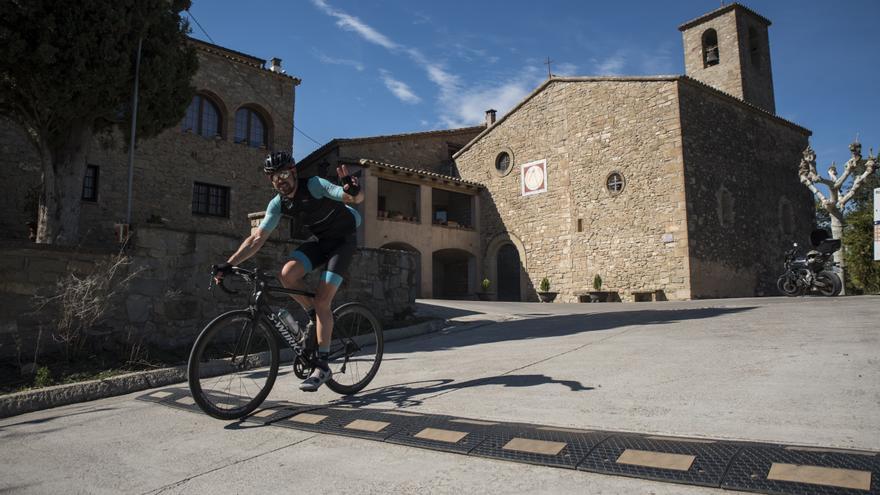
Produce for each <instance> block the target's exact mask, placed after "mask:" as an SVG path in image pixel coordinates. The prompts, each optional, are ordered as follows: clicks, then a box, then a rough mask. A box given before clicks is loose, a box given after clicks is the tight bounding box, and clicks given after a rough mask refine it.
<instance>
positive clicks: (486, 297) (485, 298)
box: [477, 278, 494, 301]
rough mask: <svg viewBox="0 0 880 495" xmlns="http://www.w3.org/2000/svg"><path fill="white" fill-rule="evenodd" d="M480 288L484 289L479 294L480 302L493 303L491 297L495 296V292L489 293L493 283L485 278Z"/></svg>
mask: <svg viewBox="0 0 880 495" xmlns="http://www.w3.org/2000/svg"><path fill="white" fill-rule="evenodd" d="M480 286H481V287H482V288H483V291H482V292H477V298H479V299H480V301H491V300H492V297H491V296H492V295H493V294H494V292H489V288H490V287H491V286H492V281H491V280H489V279H488V278H484V279H483V282H481V283H480Z"/></svg>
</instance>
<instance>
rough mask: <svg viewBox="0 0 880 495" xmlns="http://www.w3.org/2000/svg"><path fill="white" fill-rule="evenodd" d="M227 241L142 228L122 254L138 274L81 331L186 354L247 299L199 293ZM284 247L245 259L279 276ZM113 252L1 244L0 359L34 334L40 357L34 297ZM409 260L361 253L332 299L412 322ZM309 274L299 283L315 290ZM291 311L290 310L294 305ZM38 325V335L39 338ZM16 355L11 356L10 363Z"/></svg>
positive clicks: (51, 309)
mask: <svg viewBox="0 0 880 495" xmlns="http://www.w3.org/2000/svg"><path fill="white" fill-rule="evenodd" d="M240 242H241V238H240V237H238V236H233V235H223V234H203V233H195V232H184V231H179V230H172V229H168V228H165V227H161V226H144V227H142V228H140V229H138V230H137V232H136V234H135V236H134V238H133V245H132V246H131V247H130V248H129V249H128V250H127V251H126V253H125V254H126V255H128V256H130V257H131V259H132V264H131V265H130V269H132V270H143V271H142V272H141V273H140V274H139V275H138V276H137V277H136V278H135V279H134V280H133V281H132V283H131V285H130V287H129V289H128V290H126V291H125V292H124V293H123V294H120V296H119V298H118V299H116V300H115V301H114V306H113V308H112V309H111V311H110V313H109V314H108V315H107V318H106V319H105V320H103V321H102V322H100V325H99V326H98V327H97V328H93V329H91V330H90V333H91V334H92V335H93V338H95V339H97V340H100V341H101V342H102V345H104V346H105V347H106V346H114V345H115V346H120V347H122V348H123V349H124V348H125V346H126V345H129V346H131V345H133V344H135V343H144V344H149V345H150V346H152V347H155V348H160V349H167V350H172V351H176V352H181V351H186V349H188V348H189V346H190V345H191V344H192V342H193V340H194V339H195V336H196V335H197V334H198V332H199V331H200V330H201V328H202V327H203V326H204V325H205V324H206V323H208V322H209V321H210V320H211V319H212V318H213V317H215V316H217V315H219V314H220V313H221V312H223V311H227V310H230V309H236V308H241V307H243V306H244V305H246V303H247V295H246V294H239V295H238V296H230V295H227V294H225V293H223V292H222V291H219V290H214V291H211V292H209V291H208V290H207V286H208V281H209V278H210V266H211V264H212V263H217V262H218V261H219V260H223V259H225V258H226V257H227V256H228V255H229V253H231V252H232V251H233V250H234V249H235V248H237V247H238V245H239V243H240ZM293 247H294V245H293V244H290V243H287V242H282V241H275V240H270V241H268V242H267V244H266V245H265V246H264V247H263V249H262V250H261V251H260V253H259V254H258V255H257V257H256V258H255V260H254V261H253V262H248V263H247V264H246V266H251V267H253V266H259V267H260V268H261V269H263V270H267V271H270V272H274V273H278V271H279V269H280V261H281V260H284V259H285V258H286V255H287V253H288V252H290V250H292V249H293ZM115 254H116V253H115V251H111V250H107V249H104V250H97V249H88V248H78V249H70V248H62V247H54V246H47V245H36V244H30V243H26V242H16V243H5V244H3V245H2V246H0V298H2V300H3V301H4V303H3V305H2V307H0V360H15V359H16V358H19V359H25V360H28V359H32V357H33V356H34V347H35V345H36V341H37V338H38V335H40V336H41V337H40V342H41V350H42V351H44V352H45V351H47V350H51V349H52V347H53V345H55V344H54V342H53V339H52V332H53V321H55V320H54V318H56V317H57V315H56V314H55V311H57V307H58V305H57V304H52V305H50V306H48V307H47V308H46V309H45V310H44V311H37V312H34V311H33V309H34V298H33V296H34V294H37V293H39V294H43V295H50V294H52V292H53V290H54V289H55V282H56V281H58V280H60V279H62V278H64V277H66V276H68V275H69V274H71V273H72V274H76V275H77V276H80V277H82V276H86V275H88V274H90V273H92V272H93V271H94V270H95V266H96V265H97V264H99V263H101V262H105V261H106V260H108V259H110V258H112V257H113V256H114V255H115ZM415 268H416V262H415V259H414V257H413V255H412V254H410V253H405V252H402V251H389V250H383V249H360V250H358V252H357V253H356V255H355V259H354V261H353V262H352V264H351V268H350V270H349V273H348V275H347V277H346V281H345V282H344V283H343V285H342V288H341V290H340V292H339V294H338V295H337V297H336V299H335V304H336V305H337V306H338V305H341V304H343V303H345V302H349V301H356V302H360V303H363V304H365V305H367V306H368V307H369V308H370V309H371V310H373V312H374V313H375V314H376V315H377V317H378V318H379V319H380V321H381V322H382V323H383V324H384V325H385V326H386V328H387V327H388V326H389V325H393V324H404V323H405V322H406V321H407V320H408V319H409V318H410V317H411V315H412V305H413V301H414V299H415V291H414V287H415ZM316 282H317V275H316V274H312V275H311V276H310V277H307V279H306V283H307V286H308V287H315V284H316ZM289 307H290V309H291V310H292V311H294V310H296V309H297V306H296V305H295V304H293V303H291V304H290V305H289ZM40 328H42V333H41V332H40ZM19 356H20V357H19Z"/></svg>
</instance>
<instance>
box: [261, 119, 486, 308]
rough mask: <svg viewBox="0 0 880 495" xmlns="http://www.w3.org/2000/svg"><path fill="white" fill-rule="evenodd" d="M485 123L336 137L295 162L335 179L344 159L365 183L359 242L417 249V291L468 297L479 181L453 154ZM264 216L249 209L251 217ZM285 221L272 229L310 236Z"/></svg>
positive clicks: (303, 168) (473, 276)
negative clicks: (463, 173) (463, 171)
mask: <svg viewBox="0 0 880 495" xmlns="http://www.w3.org/2000/svg"><path fill="white" fill-rule="evenodd" d="M485 128H486V127H485V126H477V127H467V128H462V129H448V130H440V131H429V132H417V133H409V134H398V135H390V136H373V137H365V138H354V139H334V140H332V141H330V142H329V143H327V144H325V145H324V146H322V147H320V148H319V149H317V150H315V151H314V152H312V153H311V154H310V155H309V156H307V157H305V158H303V159H302V160H300V161H299V163H298V164H297V167H298V168H300V170H301V173H302V174H303V175H306V176H308V175H316V174H317V175H322V176H324V177H326V178H328V179H330V180H332V181H334V182H335V181H336V169H335V167H336V164H338V163H345V164H347V166H348V168H349V170H350V171H351V172H352V173H353V174H354V175H357V176H360V177H361V182H362V184H363V185H364V194H365V200H364V202H363V203H362V204H361V205H359V206H358V208H359V210H360V212H361V216H362V218H363V219H364V221H363V224H362V226H361V228H360V229H359V231H358V243H359V245H360V246H362V247H366V248H385V249H396V250H402V251H409V252H412V253H414V254H415V257H416V260H417V265H418V268H417V271H416V277H415V282H414V285H415V287H416V295H417V296H419V297H446V298H464V297H470V296H471V295H472V294H473V293H474V292H475V290H476V286H475V285H474V281H475V280H477V277H478V274H479V273H478V272H479V266H478V263H477V261H476V260H477V259H478V258H479V255H480V253H479V244H480V238H479V234H478V232H479V225H478V221H479V216H478V215H477V211H479V208H480V206H479V204H480V198H479V196H478V193H479V191H480V190H481V189H482V186H481V185H480V184H479V183H475V182H473V181H466V180H462V179H461V178H459V177H458V176H457V175H458V174H457V171H456V169H455V164H454V162H453V160H452V155H453V154H454V153H455V152H457V151H458V150H460V149H461V148H462V147H463V146H464V145H465V144H467V143H468V142H469V141H470V140H472V139H473V138H474V137H475V136H476V135H477V134H479V133H480V132H481V131H483V130H484V129H485ZM261 218H262V214H256V215H252V220H253V221H254V222H258V221H259V219H261ZM290 220H291V221H290V222H289V223H288V224H287V225H282V228H281V229H279V230H278V233H277V234H273V235H276V236H278V237H281V238H284V237H292V238H301V237H305V236H306V235H308V233H307V232H305V231H299V230H298V229H297V227H296V219H290Z"/></svg>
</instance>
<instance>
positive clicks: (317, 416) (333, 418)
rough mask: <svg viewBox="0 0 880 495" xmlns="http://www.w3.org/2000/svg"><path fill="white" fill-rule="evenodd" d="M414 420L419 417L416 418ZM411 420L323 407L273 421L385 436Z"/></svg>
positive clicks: (338, 432)
mask: <svg viewBox="0 0 880 495" xmlns="http://www.w3.org/2000/svg"><path fill="white" fill-rule="evenodd" d="M416 421H422V420H421V418H417V419H416ZM411 422H413V418H407V417H403V416H400V417H392V416H388V415H384V414H380V413H377V412H373V411H368V410H364V409H355V408H343V407H325V408H320V409H312V410H310V411H308V412H304V413H298V414H295V415H293V416H290V417H288V418H285V419H282V420H279V421H275V422H273V423H272V424H273V425H278V426H283V427H285V428H293V429H296V430H306V431H314V432H318V433H330V434H333V435H345V436H350V437H358V438H366V439H370V440H385V439H386V438H388V437H390V436H392V435H394V434H395V433H397V432H398V431H400V430H401V429H402V428H403V427H404V425H406V424H408V423H411Z"/></svg>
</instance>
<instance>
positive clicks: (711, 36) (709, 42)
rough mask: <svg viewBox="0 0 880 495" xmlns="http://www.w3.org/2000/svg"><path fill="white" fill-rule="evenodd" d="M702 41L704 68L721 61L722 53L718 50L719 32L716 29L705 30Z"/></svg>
mask: <svg viewBox="0 0 880 495" xmlns="http://www.w3.org/2000/svg"><path fill="white" fill-rule="evenodd" d="M701 41H702V44H703V68H706V67H712V66H713V65H718V64H719V63H721V53H720V52H719V50H718V32H717V31H715V30H714V29H707V30H705V31H703V36H702V37H701Z"/></svg>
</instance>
